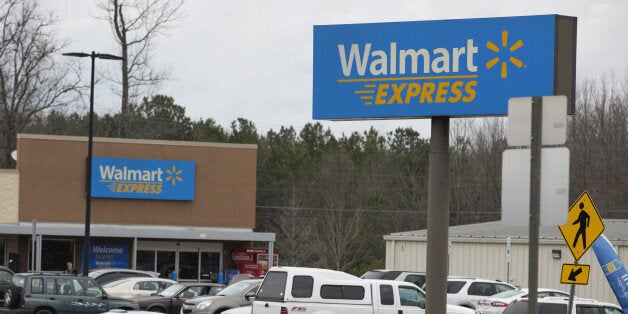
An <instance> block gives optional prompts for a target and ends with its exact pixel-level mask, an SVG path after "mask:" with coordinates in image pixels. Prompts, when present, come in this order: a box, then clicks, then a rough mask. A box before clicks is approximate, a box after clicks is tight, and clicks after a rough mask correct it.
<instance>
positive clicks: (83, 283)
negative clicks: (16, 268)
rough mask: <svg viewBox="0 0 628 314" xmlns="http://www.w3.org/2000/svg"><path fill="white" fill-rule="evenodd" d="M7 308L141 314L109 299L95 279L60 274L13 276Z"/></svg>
mask: <svg viewBox="0 0 628 314" xmlns="http://www.w3.org/2000/svg"><path fill="white" fill-rule="evenodd" d="M4 306H5V307H6V308H16V307H18V312H19V313H36V314H53V313H75V314H82V313H83V314H94V313H102V312H106V311H109V310H112V309H123V310H139V306H138V305H137V303H136V302H135V301H132V300H128V299H122V298H116V297H112V296H109V295H107V293H106V292H105V291H104V290H103V289H102V288H101V287H100V286H99V285H98V284H97V283H96V282H95V281H94V279H92V278H89V277H83V276H76V275H68V274H58V273H18V274H14V275H13V280H12V281H11V285H9V287H8V288H7V290H6V292H5V296H4Z"/></svg>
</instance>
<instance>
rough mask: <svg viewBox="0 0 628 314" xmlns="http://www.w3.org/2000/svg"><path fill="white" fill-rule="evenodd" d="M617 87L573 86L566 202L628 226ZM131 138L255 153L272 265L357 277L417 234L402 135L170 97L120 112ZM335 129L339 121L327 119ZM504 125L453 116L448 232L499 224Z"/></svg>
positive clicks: (61, 128) (52, 120) (79, 119)
mask: <svg viewBox="0 0 628 314" xmlns="http://www.w3.org/2000/svg"><path fill="white" fill-rule="evenodd" d="M626 86H628V85H622V84H618V82H611V81H609V79H599V80H589V81H585V82H583V83H582V84H580V87H579V89H578V93H577V101H576V112H575V114H574V115H573V116H569V117H568V127H567V134H568V136H567V143H566V145H567V147H569V148H570V151H571V158H570V159H571V161H570V191H569V193H570V194H569V195H570V200H571V201H573V200H575V199H576V198H577V197H578V196H579V195H580V194H581V193H582V192H583V191H584V190H588V191H589V192H590V193H591V195H592V197H593V199H594V202H595V204H596V206H597V208H598V210H599V211H600V213H601V215H602V217H603V218H605V219H608V218H623V219H626V218H628V193H626V191H628V180H627V179H626V177H627V176H628V160H627V156H628V145H627V144H628V89H627V88H626ZM129 109H130V110H129V112H130V114H129V113H127V118H130V119H129V121H130V124H129V131H130V135H131V138H138V139H157V140H176V141H201V142H224V143H250V144H257V145H258V162H257V164H258V170H257V211H256V224H257V226H256V230H258V231H264V232H274V233H276V234H277V242H276V244H275V248H277V249H278V250H280V251H281V258H282V264H284V265H300V266H319V267H326V268H333V269H341V270H345V271H351V272H354V273H359V272H361V271H363V270H365V269H369V268H375V267H383V266H384V251H385V250H384V248H385V244H384V241H383V239H382V236H383V235H385V234H388V233H392V232H400V231H409V230H418V229H424V228H426V218H427V217H426V209H427V179H428V178H427V168H428V154H429V145H430V144H429V139H426V138H425V137H422V136H421V134H419V133H418V132H417V131H415V130H413V129H411V128H398V129H396V130H395V131H391V132H388V133H386V134H380V133H379V132H378V131H377V130H376V129H373V128H371V129H369V130H367V131H363V132H357V131H356V132H352V133H351V134H342V135H341V136H335V135H334V134H333V133H332V132H331V130H329V129H325V128H324V127H323V126H322V125H321V124H320V123H308V124H306V125H304V126H303V127H302V128H301V129H300V130H297V129H295V128H294V127H293V126H285V127H281V128H279V129H278V130H273V129H271V130H269V131H268V132H266V133H265V134H259V132H258V130H257V127H256V126H255V124H254V123H253V122H252V121H249V120H247V119H245V118H238V119H236V120H234V121H232V122H231V124H230V126H229V128H224V127H222V126H220V125H219V124H218V123H216V121H214V120H213V119H211V118H208V119H205V120H197V121H193V120H192V119H191V118H189V117H188V116H186V114H185V107H184V106H181V105H178V104H176V103H175V100H174V99H173V98H172V97H169V96H165V95H156V96H152V97H145V98H144V99H143V100H142V102H141V103H140V104H138V105H135V104H130V106H129ZM119 119H121V117H120V114H119V113H116V114H104V115H99V114H96V115H95V124H94V125H95V129H94V135H95V136H99V137H116V134H119V132H120V130H119V129H118V128H119V127H120V123H119V121H118V120H119ZM339 123H342V122H339ZM87 127H88V116H87V115H86V114H79V113H76V112H74V113H69V114H64V113H62V112H59V111H57V110H52V111H50V112H46V113H45V114H42V115H38V116H37V118H36V119H33V120H32V121H31V122H30V123H29V124H28V125H27V127H25V128H24V129H23V130H22V132H26V133H40V134H58V135H77V136H86V135H87ZM506 132H507V121H506V119H505V118H499V117H498V118H475V119H469V118H464V119H453V121H452V127H451V130H450V133H451V134H450V221H449V223H450V225H458V224H470V223H478V222H485V221H494V220H499V219H500V216H501V207H500V206H501V205H500V204H501V162H502V153H503V151H504V150H505V149H506V148H507V143H506Z"/></svg>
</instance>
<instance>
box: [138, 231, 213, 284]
mask: <svg viewBox="0 0 628 314" xmlns="http://www.w3.org/2000/svg"><path fill="white" fill-rule="evenodd" d="M221 252H222V244H221V243H188V242H184V243H177V242H157V241H151V242H148V241H147V242H138V248H137V264H136V269H140V270H149V271H156V272H159V274H160V277H162V278H169V279H172V278H173V272H174V271H176V279H177V280H179V281H212V282H216V281H217V280H218V272H220V271H221V269H222V268H221V265H222V259H221V256H222V254H221Z"/></svg>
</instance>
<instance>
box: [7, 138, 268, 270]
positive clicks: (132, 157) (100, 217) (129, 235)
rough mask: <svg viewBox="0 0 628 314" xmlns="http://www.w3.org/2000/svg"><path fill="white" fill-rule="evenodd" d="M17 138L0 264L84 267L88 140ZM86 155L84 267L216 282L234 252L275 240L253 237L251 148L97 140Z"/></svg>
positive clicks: (257, 234)
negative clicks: (89, 173)
mask: <svg viewBox="0 0 628 314" xmlns="http://www.w3.org/2000/svg"><path fill="white" fill-rule="evenodd" d="M17 140H18V143H17V148H18V149H17V155H18V157H17V169H2V170H0V264H1V265H5V266H8V267H11V268H12V269H14V270H16V271H26V270H31V269H35V270H37V269H40V270H43V271H47V270H50V271H54V270H63V269H65V264H66V262H68V261H72V262H73V263H74V265H76V268H77V269H81V268H82V267H83V265H82V256H83V243H84V239H85V225H86V193H85V191H86V174H87V171H86V166H85V165H86V156H87V138H85V137H70V136H46V135H30V134H19V135H18V139H17ZM93 156H94V158H93V166H92V180H91V185H92V189H91V191H92V198H91V208H90V212H91V214H90V228H89V230H90V247H91V249H90V251H89V263H90V269H93V268H102V267H124V268H135V269H143V270H153V271H158V272H160V273H161V274H162V276H164V277H166V276H169V275H170V273H171V272H172V271H177V273H178V274H179V276H178V277H179V279H181V280H215V279H216V278H215V277H216V274H217V273H218V272H224V271H225V270H227V269H231V268H233V262H232V260H231V252H232V251H233V250H236V249H242V248H246V247H248V246H250V245H251V243H253V242H256V243H258V244H259V243H262V244H263V245H268V246H269V247H270V249H271V250H272V244H273V242H274V240H275V234H274V233H263V232H255V231H254V228H255V198H256V162H257V146H256V145H250V144H223V143H201V142H175V141H149V140H131V139H113V138H95V139H94V145H93ZM33 240H36V241H35V242H34V241H33ZM37 240H39V241H37ZM34 243H35V244H34ZM37 243H39V244H40V245H38V244H37ZM33 254H34V256H35V258H33Z"/></svg>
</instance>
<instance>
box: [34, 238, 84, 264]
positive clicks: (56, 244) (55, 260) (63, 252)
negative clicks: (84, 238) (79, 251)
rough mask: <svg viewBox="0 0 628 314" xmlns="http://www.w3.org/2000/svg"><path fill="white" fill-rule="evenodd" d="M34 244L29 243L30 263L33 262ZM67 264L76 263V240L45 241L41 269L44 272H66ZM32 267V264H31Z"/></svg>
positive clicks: (42, 248)
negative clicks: (32, 248)
mask: <svg viewBox="0 0 628 314" xmlns="http://www.w3.org/2000/svg"><path fill="white" fill-rule="evenodd" d="M31 244H32V242H31V241H29V245H28V251H29V263H30V261H32V258H33V257H32V256H31V255H32V254H30V253H32V250H31V247H30V246H31ZM67 262H72V263H74V240H47V239H44V240H43V243H42V247H41V269H42V270H44V271H65V269H66V267H67V266H66V264H67ZM29 265H30V264H29Z"/></svg>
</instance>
